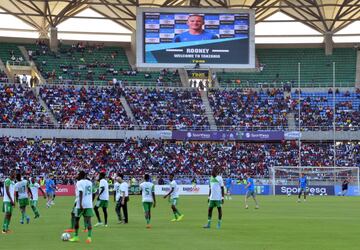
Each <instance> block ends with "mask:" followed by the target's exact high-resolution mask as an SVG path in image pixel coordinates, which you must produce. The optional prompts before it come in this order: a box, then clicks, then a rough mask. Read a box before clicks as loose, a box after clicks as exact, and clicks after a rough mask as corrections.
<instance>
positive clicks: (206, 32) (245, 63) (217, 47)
mask: <svg viewBox="0 0 360 250" xmlns="http://www.w3.org/2000/svg"><path fill="white" fill-rule="evenodd" d="M190 10H192V11H186V10H185V9H177V10H176V11H173V10H169V9H156V10H154V9H152V10H151V9H150V10H149V9H146V10H143V11H140V12H138V17H139V18H138V22H139V23H138V25H137V27H138V33H137V41H136V42H137V43H138V47H137V48H138V50H137V53H138V54H141V56H140V55H137V59H138V61H137V62H138V64H140V65H139V66H155V67H157V66H159V65H166V66H180V65H189V64H190V65H193V64H196V63H199V64H200V65H207V66H209V67H217V68H219V67H222V66H220V65H226V67H229V68H253V67H254V66H255V65H254V61H255V60H254V52H253V51H252V50H253V49H254V41H253V40H254V39H253V32H254V30H253V13H252V11H240V10H238V11H237V12H238V13H227V12H226V11H225V10H223V11H221V12H219V10H217V11H216V12H214V11H213V10H212V12H194V9H190ZM199 10H201V9H199ZM139 19H140V20H139ZM140 45H141V46H140ZM139 52H140V53H139ZM224 67H225V66H224Z"/></svg>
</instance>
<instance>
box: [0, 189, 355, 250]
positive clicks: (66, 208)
mask: <svg viewBox="0 0 360 250" xmlns="http://www.w3.org/2000/svg"><path fill="white" fill-rule="evenodd" d="M258 199H259V202H260V209H259V210H255V209H254V206H253V203H251V206H250V208H249V209H248V210H246V209H244V203H243V197H242V196H235V197H234V198H233V200H231V201H225V205H224V207H223V210H224V217H223V225H222V228H221V229H220V230H218V229H216V227H215V225H216V221H217V211H215V210H214V219H213V225H212V228H211V229H210V230H207V229H203V228H202V226H203V225H204V224H205V223H206V221H207V203H206V202H207V199H206V197H204V196H203V197H196V196H192V197H189V196H187V197H186V196H182V197H181V198H180V203H179V210H180V211H181V212H183V213H184V214H185V218H184V220H183V221H181V222H176V223H172V222H170V220H171V219H172V213H171V211H170V208H169V205H168V203H167V201H165V200H164V199H162V198H161V197H158V204H157V207H156V208H155V209H153V215H152V218H153V219H152V226H153V228H152V229H150V230H148V229H145V220H144V217H143V211H142V206H141V202H140V197H134V196H131V197H130V203H129V224H128V225H118V224H116V216H115V212H114V203H113V202H112V203H110V207H109V227H108V228H104V227H101V228H95V229H94V231H93V243H91V245H87V244H85V242H84V241H85V239H86V234H85V233H83V232H81V233H80V239H81V242H79V243H71V242H62V241H61V240H60V236H61V234H62V232H63V230H64V229H65V228H67V227H68V226H69V220H70V210H71V205H72V203H73V200H74V198H72V197H57V198H56V200H55V201H56V205H55V206H53V207H52V208H50V209H47V208H45V202H44V200H41V201H40V212H41V218H40V219H38V220H33V219H32V220H31V222H30V224H29V225H21V224H20V223H19V218H20V211H19V209H18V208H15V211H14V216H13V219H12V223H11V225H10V228H11V230H12V231H13V233H12V234H8V235H0V246H1V249H27V250H31V249H49V250H55V249H120V248H121V249H127V250H129V249H156V250H161V249H171V250H176V249H186V250H197V249H206V250H212V249H234V250H235V249H301V250H305V249H327V250H329V249H358V248H359V247H358V245H357V243H358V230H359V224H360V219H359V198H358V197H330V196H326V197H322V196H318V197H310V199H308V201H307V202H306V203H303V202H302V203H299V204H298V203H296V197H295V196H291V197H286V196H277V197H272V196H258ZM28 213H29V214H30V215H31V217H33V214H32V211H30V210H29V211H28ZM95 222H96V219H95V218H93V224H95ZM81 225H83V223H82V221H81Z"/></svg>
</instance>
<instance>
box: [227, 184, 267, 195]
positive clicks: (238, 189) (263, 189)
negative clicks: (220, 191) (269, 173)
mask: <svg viewBox="0 0 360 250" xmlns="http://www.w3.org/2000/svg"><path fill="white" fill-rule="evenodd" d="M246 191H247V190H246V188H245V185H243V184H241V185H231V189H230V192H231V194H232V195H245V194H246ZM255 193H256V194H258V195H269V194H270V186H269V185H256V186H255Z"/></svg>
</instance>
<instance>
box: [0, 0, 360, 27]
mask: <svg viewBox="0 0 360 250" xmlns="http://www.w3.org/2000/svg"><path fill="white" fill-rule="evenodd" d="M136 7H201V8H204V7H209V8H229V9H236V8H245V9H248V8H254V9H255V10H256V22H261V21H263V20H264V19H266V18H267V17H269V16H271V15H272V14H274V13H275V12H278V11H280V12H283V13H285V14H287V15H288V16H290V17H292V18H294V19H295V20H296V21H300V22H302V23H304V24H306V25H308V26H310V27H311V28H313V29H315V30H317V31H319V32H321V33H323V34H326V33H327V34H329V33H330V34H331V33H336V32H337V31H339V30H341V29H343V28H344V27H346V26H347V25H349V24H350V23H352V22H354V21H358V20H360V0H318V1H313V0H201V1H200V0H1V1H0V8H1V9H2V10H3V12H0V13H3V14H12V15H14V16H16V17H18V18H20V19H21V20H23V21H24V22H26V23H28V24H29V25H31V26H33V27H34V28H36V29H37V30H38V31H39V32H40V33H41V34H47V33H48V30H49V28H50V27H51V26H52V27H56V26H57V25H59V24H60V23H62V22H63V21H65V20H67V19H68V18H71V17H74V16H75V15H76V14H78V13H80V12H81V11H83V10H84V9H86V8H91V9H93V10H94V11H96V12H98V13H99V14H101V15H103V16H104V18H107V19H110V20H113V21H115V22H117V23H119V24H120V25H122V26H124V27H126V28H128V29H130V30H135V28H136ZM77 18H81V17H77ZM96 18H98V17H96Z"/></svg>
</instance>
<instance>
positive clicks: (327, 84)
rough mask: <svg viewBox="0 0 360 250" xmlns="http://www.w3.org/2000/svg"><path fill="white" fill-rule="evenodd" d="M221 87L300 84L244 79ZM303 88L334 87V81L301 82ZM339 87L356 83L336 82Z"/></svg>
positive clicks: (291, 85)
mask: <svg viewBox="0 0 360 250" xmlns="http://www.w3.org/2000/svg"><path fill="white" fill-rule="evenodd" d="M219 86H220V88H286V87H289V88H298V87H299V84H298V83H296V82H261V81H259V82H250V81H242V82H241V83H235V82H231V83H226V82H220V83H219ZM300 87H301V88H332V87H333V83H332V82H315V83H301V84H300ZM335 87H337V88H353V87H355V82H354V83H349V82H337V83H335Z"/></svg>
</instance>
